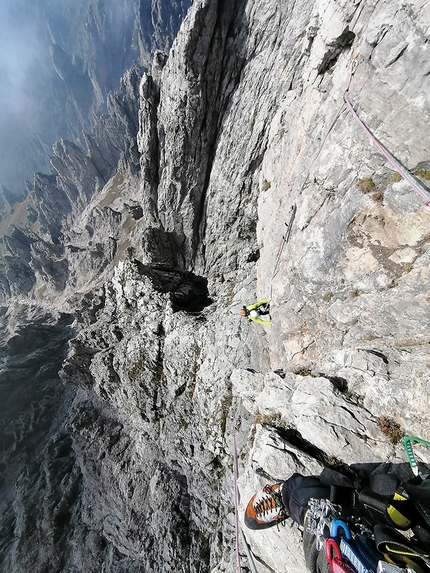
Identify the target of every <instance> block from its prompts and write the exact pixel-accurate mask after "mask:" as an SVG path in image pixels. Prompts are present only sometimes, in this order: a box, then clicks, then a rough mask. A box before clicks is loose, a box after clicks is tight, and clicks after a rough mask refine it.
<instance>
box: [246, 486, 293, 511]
mask: <svg viewBox="0 0 430 573" xmlns="http://www.w3.org/2000/svg"><path fill="white" fill-rule="evenodd" d="M263 492H264V493H266V494H267V497H263V498H262V499H260V501H258V502H257V503H256V504H255V506H254V507H255V512H256V513H257V515H258V514H260V515H264V514H265V513H268V512H269V511H273V510H278V512H279V518H280V519H281V518H283V517H285V516H286V514H285V509H284V504H283V503H282V497H281V494H280V493H279V492H278V491H276V490H275V489H273V487H272V486H270V485H266V486H265V487H264V488H263Z"/></svg>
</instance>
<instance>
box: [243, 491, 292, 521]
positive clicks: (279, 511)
mask: <svg viewBox="0 0 430 573" xmlns="http://www.w3.org/2000/svg"><path fill="white" fill-rule="evenodd" d="M281 485H282V483H275V484H274V485H266V486H265V487H264V488H263V489H261V490H260V491H258V492H257V493H256V494H254V495H253V496H252V498H251V499H250V500H249V503H248V505H247V507H246V511H245V525H246V526H247V527H249V528H250V529H266V528H267V527H272V526H273V525H276V524H277V523H280V522H281V521H283V520H284V519H286V518H287V517H288V513H287V512H286V510H285V507H284V504H283V503H282V496H281V490H280V487H281Z"/></svg>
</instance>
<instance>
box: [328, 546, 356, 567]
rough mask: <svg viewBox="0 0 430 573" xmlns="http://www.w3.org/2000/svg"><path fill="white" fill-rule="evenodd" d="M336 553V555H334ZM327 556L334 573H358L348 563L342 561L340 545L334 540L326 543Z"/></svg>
mask: <svg viewBox="0 0 430 573" xmlns="http://www.w3.org/2000/svg"><path fill="white" fill-rule="evenodd" d="M333 551H334V555H333ZM325 555H326V557H327V561H328V564H329V566H330V570H331V572H332V573H357V571H356V570H355V568H354V567H353V566H352V565H351V564H350V563H348V562H347V561H343V560H342V554H341V552H340V549H339V545H338V544H337V543H336V541H335V540H334V539H327V540H326V542H325Z"/></svg>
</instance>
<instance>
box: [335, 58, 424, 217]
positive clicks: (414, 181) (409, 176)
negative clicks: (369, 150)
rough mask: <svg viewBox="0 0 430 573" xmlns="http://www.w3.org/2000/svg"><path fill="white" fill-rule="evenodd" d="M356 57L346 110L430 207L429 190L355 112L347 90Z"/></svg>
mask: <svg viewBox="0 0 430 573" xmlns="http://www.w3.org/2000/svg"><path fill="white" fill-rule="evenodd" d="M358 56H359V54H357V55H356V56H355V58H354V60H353V62H352V66H351V74H350V76H349V81H348V86H347V88H346V90H345V93H344V95H343V101H344V102H345V103H346V105H347V108H348V109H349V110H350V112H351V113H352V115H353V117H354V119H355V120H356V121H357V123H358V125H359V126H360V127H361V128H362V129H363V131H364V132H365V133H366V134H367V135H368V136H369V138H370V139H371V141H372V142H373V144H374V145H375V146H376V147H377V148H378V149H379V151H380V152H381V153H382V155H383V156H384V157H385V159H386V160H387V161H388V163H389V164H390V165H391V166H392V168H393V169H394V170H395V171H396V172H397V173H398V174H399V175H400V176H401V177H402V178H403V179H404V180H405V181H406V182H407V183H408V184H409V185H410V186H411V187H412V189H413V190H414V191H415V193H417V195H419V196H420V197H421V199H422V200H423V201H424V203H425V204H426V205H427V207H428V206H430V190H429V189H428V188H427V187H426V186H425V185H424V184H423V183H421V181H420V180H419V179H418V178H417V177H415V175H413V173H411V172H410V171H409V170H408V169H407V168H406V167H405V166H404V165H402V163H400V161H399V160H398V159H396V158H395V157H394V155H393V154H392V153H391V152H390V151H389V150H388V149H387V148H386V147H385V146H384V145H383V144H382V143H381V142H380V141H379V139H378V138H377V137H376V136H375V135H374V134H373V133H372V132H371V131H370V129H369V128H368V127H367V125H366V124H365V123H364V121H363V120H362V119H361V117H360V116H359V115H358V113H357V112H356V111H355V109H354V106H353V105H352V103H351V100H350V99H349V89H350V87H351V82H352V78H353V75H354V74H355V70H356V69H357V65H358Z"/></svg>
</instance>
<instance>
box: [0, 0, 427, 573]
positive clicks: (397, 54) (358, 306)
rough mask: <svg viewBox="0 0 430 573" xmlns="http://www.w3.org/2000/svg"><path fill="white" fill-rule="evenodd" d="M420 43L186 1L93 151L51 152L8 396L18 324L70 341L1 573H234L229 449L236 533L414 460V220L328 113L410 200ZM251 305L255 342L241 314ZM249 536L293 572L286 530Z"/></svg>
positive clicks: (287, 11)
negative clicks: (343, 478) (48, 329)
mask: <svg viewBox="0 0 430 573" xmlns="http://www.w3.org/2000/svg"><path fill="white" fill-rule="evenodd" d="M429 29H430V14H429V13H428V11H426V7H425V4H424V3H419V2H416V3H413V4H408V5H405V4H404V3H402V2H400V1H399V2H397V1H395V2H393V1H388V0H380V1H379V2H377V3H374V2H367V1H361V2H360V1H358V2H357V1H355V0H354V1H353V0H343V1H342V2H335V1H334V0H301V1H300V2H295V3H283V4H282V3H281V4H280V3H279V2H264V3H261V2H258V1H256V0H255V1H254V0H235V1H230V2H225V1H222V0H219V1H215V0H195V2H194V3H193V6H192V8H191V9H190V11H189V13H188V16H187V18H186V20H185V21H184V23H183V25H182V27H181V30H180V32H179V34H178V36H177V38H176V40H175V41H174V43H173V45H172V48H171V50H170V52H169V54H168V57H167V58H166V56H165V55H163V54H162V53H160V52H157V53H155V54H154V60H153V64H152V69H151V70H150V72H148V73H144V72H142V71H141V70H140V71H139V70H138V69H137V68H135V69H133V70H131V71H130V73H129V75H127V76H126V77H125V79H124V80H123V88H124V89H123V91H122V92H121V93H119V94H118V95H117V96H115V97H113V98H112V100H111V103H112V114H111V115H110V116H109V117H108V118H106V119H105V122H104V124H102V126H101V127H100V131H99V132H98V135H97V137H95V138H94V140H92V139H89V140H88V145H87V151H86V152H82V151H81V150H79V149H78V148H75V147H74V146H72V145H70V144H68V143H65V142H62V143H59V144H58V145H57V146H56V149H55V150H54V158H53V163H52V164H53V168H54V172H53V174H52V175H50V176H42V175H38V176H37V177H36V180H35V185H34V190H33V192H32V193H31V202H30V201H28V204H26V209H27V210H26V214H27V215H29V217H27V218H26V219H25V218H23V220H24V221H26V222H25V223H24V224H21V225H20V224H19V222H20V220H21V219H19V217H18V215H19V212H20V211H19V209H18V208H17V207H16V208H15V212H14V216H15V219H13V222H14V226H15V227H14V228H15V229H16V230H14V231H13V233H9V234H7V233H5V237H4V239H3V244H2V245H3V251H4V255H3V257H2V265H3V268H4V269H7V271H5V273H4V276H5V277H6V278H4V279H3V280H2V292H3V295H2V301H3V302H2V304H3V305H4V307H3V308H4V310H3V311H2V313H3V314H2V320H3V321H4V324H5V325H7V327H5V331H4V337H3V338H4V340H5V343H6V346H5V347H4V348H5V356H6V358H5V359H4V361H3V365H2V370H1V372H2V376H5V375H6V374H5V373H7V372H8V371H9V370H8V368H9V362H8V361H9V360H10V358H7V356H9V354H10V353H11V352H12V350H13V348H16V347H17V344H16V343H17V341H18V339H17V336H18V334H19V333H20V332H21V331H20V330H19V328H21V329H22V326H21V327H20V326H19V325H20V324H23V322H22V321H23V320H24V318H23V317H20V315H19V313H18V310H17V309H20V308H21V309H22V308H24V309H30V308H33V307H32V306H31V305H38V307H37V308H40V307H43V308H47V307H48V308H49V309H50V314H49V316H48V315H46V316H43V317H42V316H39V317H38V318H36V317H35V318H34V324H38V325H41V324H55V325H57V326H55V329H54V330H55V336H53V339H58V340H61V342H62V343H63V342H64V338H63V337H62V336H63V335H61V336H60V337H59V338H58V336H59V335H58V330H57V329H58V328H60V326H59V325H60V324H61V325H63V326H62V328H64V329H65V330H61V332H62V333H63V332H66V331H67V333H68V334H67V336H68V337H70V341H69V345H68V350H67V356H66V358H65V360H62V359H59V361H58V367H59V366H60V362H61V379H62V380H63V382H64V384H65V386H64V388H62V390H61V393H59V394H58V397H56V394H53V395H52V400H54V399H55V400H57V403H58V404H59V405H60V404H61V408H60V406H59V408H58V410H59V411H58V415H57V417H56V418H55V420H52V421H51V426H50V429H49V431H47V432H46V435H45V438H44V441H43V443H42V442H41V444H42V445H41V446H40V447H39V448H38V449H37V450H36V451H34V452H32V458H31V463H33V464H37V468H38V470H37V471H36V470H34V474H33V473H32V472H33V470H30V471H29V472H28V474H25V473H24V470H23V469H22V466H20V465H19V464H18V465H16V466H15V467H16V468H17V469H16V476H18V478H17V479H18V480H19V481H18V482H17V483H18V484H19V487H18V488H16V489H15V490H13V488H11V487H10V485H9V482H8V483H5V484H3V486H2V487H3V488H4V491H5V492H6V493H7V495H5V496H4V501H3V504H4V511H3V514H4V515H6V516H7V522H6V521H5V520H3V522H4V523H5V524H6V525H3V522H2V527H3V532H4V535H3V538H4V539H5V541H4V545H3V548H4V549H3V554H4V557H3V564H4V567H6V569H7V570H10V571H27V570H30V567H33V568H34V567H35V566H36V567H38V568H39V569H40V570H42V568H43V567H45V569H49V570H50V571H70V572H71V571H76V570H78V571H80V570H84V568H85V570H88V571H100V570H102V569H103V568H104V569H105V570H109V571H112V572H118V573H119V572H120V571H125V570H127V571H130V572H134V571H136V572H137V571H142V570H144V571H151V572H154V573H157V572H166V573H167V572H169V571H172V572H173V571H181V572H184V573H194V572H197V571H212V572H213V573H215V572H217V573H221V572H223V571H224V572H227V571H234V570H235V567H236V565H235V556H234V547H235V539H234V536H235V533H234V489H235V484H234V480H233V463H234V452H233V437H235V442H236V444H237V446H236V448H237V449H236V451H237V455H238V462H239V481H238V486H239V491H240V498H241V504H240V515H239V518H240V520H242V514H243V509H244V507H245V505H246V503H247V501H248V499H249V497H250V496H251V495H252V492H253V491H255V489H256V488H259V487H260V486H261V485H264V483H266V482H272V481H273V482H274V481H281V480H283V479H284V478H285V477H287V476H288V475H290V474H291V473H292V472H294V471H299V472H301V473H305V474H314V473H319V472H320V471H321V469H322V468H323V467H337V468H338V467H345V466H346V465H348V464H359V465H362V466H363V467H364V466H366V467H367V465H368V464H372V463H374V464H379V463H381V462H382V463H387V464H404V463H405V461H406V458H405V455H404V452H403V451H402V446H401V443H399V438H400V437H401V435H402V433H408V434H415V435H419V436H422V437H424V438H426V437H428V436H429V434H430V428H429V427H428V426H429V424H428V419H427V416H426V413H427V404H428V399H429V391H430V390H429V388H430V386H429V375H428V361H429V342H430V340H429V336H428V320H429V316H430V315H429V306H428V305H429V298H428V294H427V291H428V284H429V272H428V268H429V239H430V211H429V207H428V206H427V205H426V204H425V203H424V202H423V201H422V200H421V199H420V198H419V197H418V196H417V195H416V194H415V193H414V191H413V190H412V189H411V188H410V187H409V186H408V185H407V183H405V182H404V181H403V179H402V178H401V177H400V176H398V174H397V173H396V172H394V171H393V170H392V168H391V167H390V165H389V164H388V163H387V161H386V159H385V158H384V157H383V156H382V155H381V154H380V153H379V151H377V150H376V148H375V147H372V144H371V142H370V140H369V138H368V136H367V135H366V134H365V133H364V131H362V130H361V128H360V126H359V125H358V123H357V122H356V121H355V119H354V117H353V115H352V114H351V113H350V111H349V110H348V109H347V108H346V107H345V105H344V102H343V95H344V92H345V90H346V89H347V87H348V86H349V97H350V98H351V101H352V102H353V104H354V107H355V109H356V110H357V111H358V113H359V115H360V117H362V118H363V120H364V121H365V122H366V124H367V125H368V126H369V128H370V129H371V130H372V131H373V132H374V133H375V135H376V136H377V137H378V139H379V140H381V141H382V142H383V143H384V145H385V146H386V147H387V148H388V149H389V150H390V151H391V153H393V154H394V155H395V156H396V157H397V159H398V160H399V161H401V162H402V163H403V164H404V165H405V166H406V167H407V168H408V169H409V170H410V171H411V172H413V173H414V174H415V176H416V177H418V178H419V179H420V180H421V181H422V182H423V184H424V185H426V182H427V181H428V179H429V176H430V171H429V169H428V167H429V165H430V163H429V161H430V150H429V149H428V141H430V137H429V136H430V122H429V114H430V110H429V105H428V101H427V97H426V95H427V93H428V87H429V86H428V83H429V82H430V79H429V75H428V69H427V68H428V64H427V60H428V58H427V52H428V45H429V44H428V31H429ZM122 125H125V126H126V128H125V129H121V126H122ZM106 134H108V135H106ZM116 150H119V151H116ZM43 186H45V187H43ZM42 187H43V189H44V190H46V191H44V192H43V193H42ZM47 197H52V198H54V197H55V198H56V200H57V201H58V204H57V205H58V206H56V207H54V206H53V204H52V203H51V202H50V201H47ZM429 197H430V195H429ZM294 204H295V205H296V206H297V213H296V216H295V220H294V222H293V225H292V228H291V233H290V234H289V238H288V242H286V243H284V242H283V237H284V235H285V232H286V227H285V222H288V221H289V220H290V214H291V207H292V206H293V205H294ZM21 209H22V207H21ZM10 221H11V219H9V223H10ZM0 225H2V227H1V228H2V229H5V228H6V223H5V220H4V221H1V222H0ZM18 252H19V253H20V254H21V256H20V257H19V261H20V262H19V264H18V263H17V260H16V258H15V259H14V257H13V254H14V253H18ZM19 265H22V267H20V266H19ZM50 265H51V266H50ZM21 268H22V269H25V272H24V271H23V272H22V273H21V271H20V269H21ZM18 276H19V277H20V281H21V282H19V283H18V282H17V281H16V279H15V277H18ZM13 285H16V286H13ZM20 295H21V296H20ZM22 295H25V297H23V296H22ZM263 297H267V298H269V299H270V307H271V317H272V325H271V326H266V327H263V326H260V325H258V324H254V323H252V322H250V321H248V320H247V319H243V318H241V317H240V316H239V312H238V311H239V309H240V308H241V307H242V305H243V304H247V303H251V302H254V301H255V300H256V299H257V298H263ZM19 305H22V306H19ZM64 309H65V310H67V313H68V315H67V319H66V317H64V316H63V315H60V314H59V311H60V310H64ZM21 312H24V311H23V310H21ZM27 312H29V311H27ZM69 317H73V323H72V324H70V320H71V318H69ZM25 320H28V319H27V318H26V319H25ZM64 321H65V322H64ZM70 328H71V329H72V330H70ZM56 337H57V338H56ZM48 338H49V337H48ZM49 340H51V339H50V338H49ZM12 341H15V346H14V344H13V343H12ZM52 368H54V367H52ZM48 370H49V372H51V370H50V368H48ZM43 373H44V370H43V369H40V371H38V375H40V376H42V375H44V374H43ZM56 391H58V392H60V391H59V390H58V388H57V389H56ZM27 431H28V430H26V429H25V428H24V429H23V430H22V434H21V435H20V436H18V432H17V431H15V436H18V437H16V438H15V440H16V441H17V443H19V441H20V440H21V439H23V438H22V436H24V438H25V435H26V432H27ZM429 455H430V454H429V453H428V452H427V454H426V452H425V451H422V452H419V457H420V459H421V461H422V462H423V463H428V462H429V461H430V458H429ZM3 459H4V460H5V461H8V460H12V459H13V455H12V453H10V451H9V450H7V451H6V452H5V456H4V458H3ZM31 467H33V466H31ZM34 467H36V466H34ZM41 468H43V469H44V470H46V468H48V469H47V470H46V471H44V472H42V469H41ZM42 476H45V481H43V479H42ZM14 479H15V478H14ZM34 484H36V485H34ZM55 484H60V485H59V486H58V487H57V486H56V485H55ZM32 487H33V489H32ZM36 498H40V499H42V500H43V503H41V504H40V505H39V506H37V504H36V503H35V499H36ZM29 508H31V511H30V510H29ZM241 522H242V521H241ZM30 527H32V528H35V531H37V539H40V540H41V541H40V543H41V545H43V546H44V548H45V549H44V551H43V552H42V551H40V550H39V551H38V550H37V546H36V545H35V543H34V539H35V537H30V536H29V535H27V534H26V532H28V531H29V528H30ZM244 533H245V536H246V539H247V541H248V543H249V544H250V546H251V549H252V551H253V553H254V555H255V556H256V558H257V560H258V563H259V566H258V570H259V571H261V572H269V571H288V572H291V573H293V572H294V573H296V572H298V573H301V572H303V573H304V572H305V564H304V560H303V557H302V547H301V541H300V533H299V531H298V530H297V529H296V528H292V527H289V526H287V527H285V528H280V529H279V530H276V528H275V529H270V530H266V531H265V532H252V531H249V530H245V528H244ZM45 538H46V539H49V544H44V543H42V541H43V539H45ZM84 540H85V541H84Z"/></svg>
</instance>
